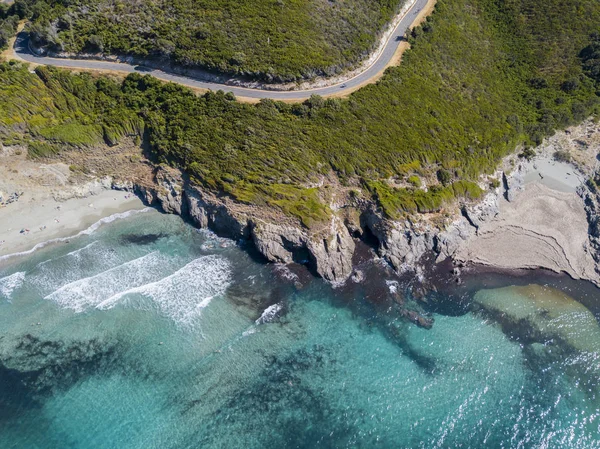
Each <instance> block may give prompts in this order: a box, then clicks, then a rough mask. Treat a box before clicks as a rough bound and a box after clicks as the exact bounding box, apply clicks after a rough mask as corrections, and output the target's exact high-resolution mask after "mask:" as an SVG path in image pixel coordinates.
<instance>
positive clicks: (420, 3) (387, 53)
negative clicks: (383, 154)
mask: <svg viewBox="0 0 600 449" xmlns="http://www.w3.org/2000/svg"><path fill="white" fill-rule="evenodd" d="M428 1H429V0H416V2H415V4H414V5H413V6H412V7H411V8H410V9H409V10H408V12H407V13H406V14H405V16H404V17H403V18H402V20H401V21H400V23H399V24H398V26H397V27H396V29H395V30H394V32H393V33H392V34H391V35H390V38H389V39H388V41H387V42H386V45H385V48H384V50H383V51H382V52H381V55H380V56H379V58H378V59H377V61H375V63H374V64H373V65H371V66H370V67H369V68H368V69H366V70H365V71H364V72H362V73H360V74H359V75H357V76H355V77H354V78H352V79H350V80H347V81H345V82H342V83H339V84H336V85H332V86H328V87H321V88H315V89H307V90H294V91H273V90H266V89H258V88H256V89H254V88H246V87H238V86H234V85H230V84H219V83H216V82H211V81H203V80H201V79H198V78H191V77H187V76H184V75H176V74H172V73H167V72H164V71H162V70H158V69H153V68H149V67H143V66H139V65H138V66H135V65H130V64H126V63H120V62H108V61H95V60H85V59H62V58H50V57H46V56H37V55H34V54H33V53H32V52H31V51H30V50H29V46H28V38H27V34H26V33H19V35H18V36H17V39H16V41H15V45H14V50H15V53H16V54H17V56H18V57H20V58H21V59H23V60H25V61H28V62H33V63H36V64H44V65H53V66H57V67H74V68H81V69H90V70H110V71H120V72H128V73H133V72H139V73H143V74H150V75H152V76H154V77H156V78H159V79H161V80H164V81H171V82H174V83H178V84H183V85H184V86H188V87H193V88H200V89H210V90H219V89H220V90H223V91H225V92H232V93H233V94H234V95H235V96H236V97H245V98H254V99H257V98H271V99H273V100H303V99H306V98H308V97H310V96H311V95H321V96H323V97H325V96H332V95H344V94H345V93H349V92H352V91H354V90H356V89H357V88H358V86H361V85H363V84H365V83H367V82H368V81H369V80H371V79H372V78H374V77H376V76H377V75H378V74H379V72H381V71H382V70H383V69H384V68H385V67H386V66H387V65H388V63H389V62H390V60H391V59H392V58H393V56H394V54H395V53H396V50H397V48H398V46H399V45H400V43H401V42H402V39H403V37H404V34H405V33H406V30H408V28H409V27H410V25H412V23H413V22H414V21H415V19H416V18H417V16H418V15H419V13H420V12H421V11H422V10H423V9H424V8H425V7H426V5H427V3H428Z"/></svg>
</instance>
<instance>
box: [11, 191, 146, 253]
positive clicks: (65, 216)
mask: <svg viewBox="0 0 600 449" xmlns="http://www.w3.org/2000/svg"><path fill="white" fill-rule="evenodd" d="M126 197H127V198H126ZM143 208H144V205H143V203H142V201H141V200H140V199H139V198H137V197H136V196H135V195H132V194H131V193H127V192H120V191H116V190H103V191H100V192H99V193H98V194H96V195H90V196H88V197H86V198H72V199H69V200H66V201H62V202H58V201H55V200H54V199H52V198H51V197H44V198H38V199H36V198H34V197H32V196H31V193H29V192H26V193H25V195H23V197H21V199H20V200H19V201H17V202H15V203H12V204H9V205H7V206H6V207H2V208H0V242H2V241H3V243H2V244H0V258H2V257H4V256H6V255H7V254H13V253H19V252H23V251H28V250H31V249H32V248H34V247H35V246H36V245H39V244H41V243H43V242H47V241H49V240H54V239H59V238H63V237H70V236H74V235H76V234H77V233H78V232H80V231H82V230H84V229H86V228H88V227H90V226H91V225H93V224H94V223H96V222H97V221H99V220H100V219H102V218H105V217H108V216H111V215H113V214H117V213H122V212H125V211H129V210H140V209H143ZM44 227H45V228H44ZM22 229H29V232H24V233H21V230H22Z"/></svg>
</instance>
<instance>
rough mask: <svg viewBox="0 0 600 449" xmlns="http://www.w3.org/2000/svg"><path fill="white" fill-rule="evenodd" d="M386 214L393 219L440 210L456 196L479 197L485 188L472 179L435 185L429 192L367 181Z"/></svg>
mask: <svg viewBox="0 0 600 449" xmlns="http://www.w3.org/2000/svg"><path fill="white" fill-rule="evenodd" d="M367 185H368V188H369V190H370V191H371V192H372V193H373V194H374V195H375V197H376V198H377V201H378V202H379V204H380V205H381V208H382V209H383V211H384V212H385V214H386V215H387V216H388V217H389V218H392V219H396V220H397V219H399V218H401V216H402V215H401V214H402V213H403V212H406V213H415V212H419V213H431V212H439V211H440V210H441V209H442V208H443V206H444V205H446V204H447V203H449V202H451V201H452V200H454V199H456V198H464V199H477V198H479V197H480V196H481V195H482V194H483V190H481V189H480V188H479V186H477V184H475V183H473V182H470V181H457V182H455V183H453V184H451V185H449V186H446V187H442V186H434V187H432V188H431V189H429V190H428V191H427V192H425V191H424V190H415V189H397V188H393V187H390V186H389V185H388V184H386V183H385V182H381V181H373V182H368V183H367Z"/></svg>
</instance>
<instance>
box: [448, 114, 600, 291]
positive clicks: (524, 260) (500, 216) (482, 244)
mask: <svg viewBox="0 0 600 449" xmlns="http://www.w3.org/2000/svg"><path fill="white" fill-rule="evenodd" d="M598 150H600V128H599V127H598V126H597V125H595V124H593V122H591V121H586V122H584V123H583V124H581V125H579V126H575V127H571V128H569V129H567V130H565V131H560V132H558V133H556V134H555V135H554V136H553V137H551V138H549V139H547V140H546V141H545V142H544V143H543V144H542V145H541V146H540V147H538V148H536V155H535V156H534V157H532V158H531V159H529V160H528V159H519V158H516V157H515V156H514V155H513V156H511V157H509V158H507V159H506V160H505V161H504V164H503V167H502V168H503V171H504V173H505V175H504V184H505V189H504V192H502V191H501V189H498V191H497V192H496V194H495V196H493V195H492V196H491V197H490V198H489V199H488V201H487V202H488V207H489V210H487V211H481V210H479V211H477V210H474V211H473V212H474V213H473V217H474V218H473V219H471V222H472V225H473V226H474V227H475V228H476V229H475V234H474V235H471V236H470V237H469V238H467V239H466V240H465V241H463V242H462V244H461V245H460V247H459V248H458V250H457V251H456V252H455V254H454V255H453V257H452V258H453V260H454V263H455V265H457V266H458V267H459V268H461V267H465V268H468V267H478V266H479V267H488V268H490V269H492V270H499V271H504V270H521V269H525V270H535V269H542V270H548V271H551V272H555V273H565V274H567V275H568V276H570V277H571V278H572V279H576V280H580V279H581V280H586V281H590V282H592V283H593V284H595V285H596V286H600V276H599V267H598V263H597V261H596V259H597V255H596V253H595V249H594V242H593V234H592V233H591V231H590V225H591V223H590V217H589V212H588V210H587V205H586V204H587V200H586V197H587V196H588V195H590V193H589V192H588V187H586V186H585V182H586V180H587V179H589V178H590V176H592V175H593V173H594V172H595V171H596V170H597V169H598V161H597V159H596V154H598V152H599V151H598ZM557 153H559V154H563V155H568V158H567V160H557V157H556V154H557ZM559 159H560V158H559ZM511 168H512V170H511ZM474 209H476V208H474ZM468 212H469V214H470V212H471V211H468ZM481 212H484V213H483V216H477V214H478V213H479V214H480V215H481Z"/></svg>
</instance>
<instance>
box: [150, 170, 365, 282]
mask: <svg viewBox="0 0 600 449" xmlns="http://www.w3.org/2000/svg"><path fill="white" fill-rule="evenodd" d="M138 190H139V193H140V194H141V195H142V197H143V198H144V199H145V200H146V201H147V202H148V203H149V204H153V205H159V206H160V207H161V208H162V209H163V210H164V211H165V212H167V213H173V214H178V215H181V216H182V217H184V218H187V219H189V220H191V221H192V223H193V224H194V225H196V226H198V227H200V228H208V229H211V230H212V231H214V232H216V233H217V234H219V235H222V236H224V237H229V238H232V239H234V240H240V239H243V240H249V241H251V242H252V243H253V244H254V246H255V247H256V249H257V250H258V252H259V253H260V254H262V256H264V257H265V259H267V260H268V261H270V262H276V263H291V262H299V263H303V264H307V265H308V266H309V267H310V268H311V269H312V270H313V271H314V272H315V273H316V274H318V275H319V276H321V277H323V278H324V279H326V280H328V281H331V282H344V281H345V280H347V279H348V278H349V277H350V275H351V274H352V256H353V254H354V247H355V243H354V239H353V238H352V236H351V235H350V232H349V231H348V228H347V227H346V226H345V225H344V223H343V222H342V221H341V220H340V219H339V218H338V217H336V216H334V217H333V218H332V220H331V222H330V223H329V226H327V227H323V228H320V229H316V230H313V229H310V230H309V229H306V228H305V227H303V226H302V225H301V224H300V222H298V221H296V220H294V219H292V218H290V217H286V216H283V214H277V213H276V212H275V211H272V210H265V208H259V207H256V206H252V205H246V204H240V203H237V202H234V201H232V200H231V198H228V197H224V196H223V197H221V196H217V195H215V194H213V193H211V192H207V191H204V190H202V189H200V188H199V187H197V186H193V185H191V184H190V183H189V182H188V181H187V180H186V179H185V178H184V177H183V176H182V175H181V174H180V173H178V172H176V171H174V170H169V169H165V168H162V167H161V168H159V169H158V171H157V173H156V186H153V187H138Z"/></svg>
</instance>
